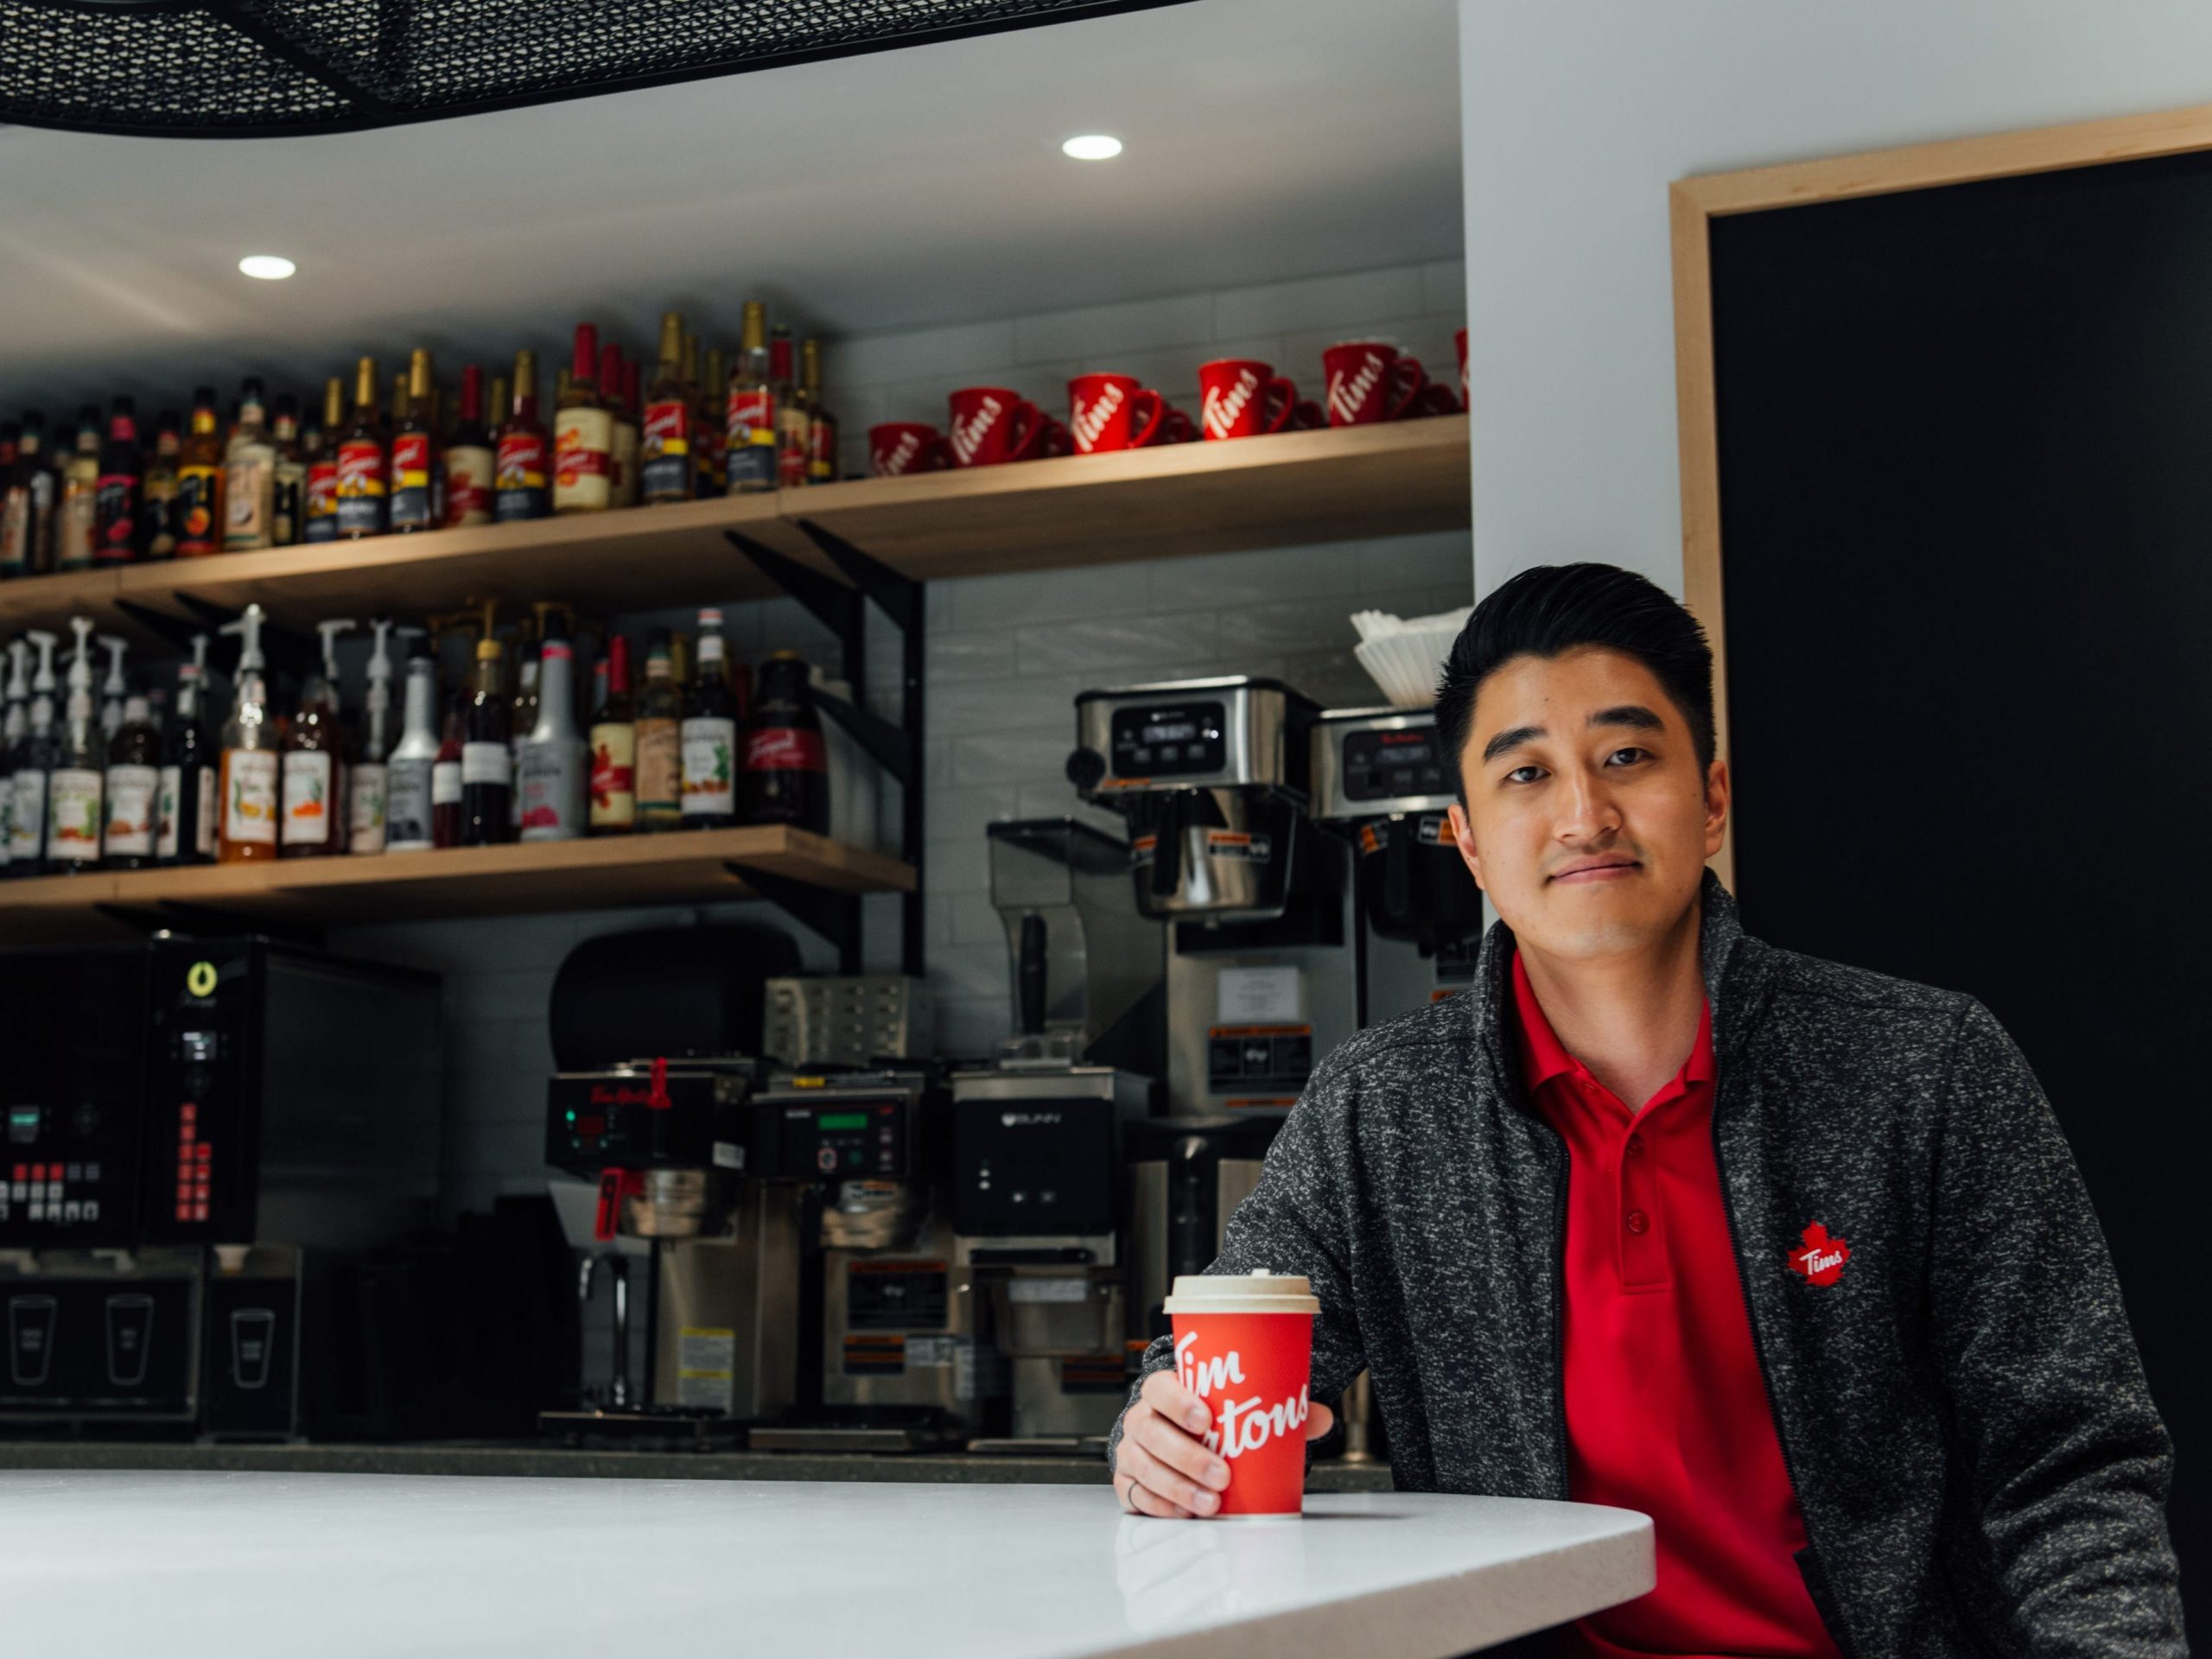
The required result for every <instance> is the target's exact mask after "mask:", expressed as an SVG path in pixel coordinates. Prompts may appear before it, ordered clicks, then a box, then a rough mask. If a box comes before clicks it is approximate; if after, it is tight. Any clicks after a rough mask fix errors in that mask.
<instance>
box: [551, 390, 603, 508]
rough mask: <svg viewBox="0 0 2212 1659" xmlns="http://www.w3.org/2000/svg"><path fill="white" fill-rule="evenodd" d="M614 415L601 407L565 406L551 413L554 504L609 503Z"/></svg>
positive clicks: (596, 505) (591, 505)
mask: <svg viewBox="0 0 2212 1659" xmlns="http://www.w3.org/2000/svg"><path fill="white" fill-rule="evenodd" d="M613 448H614V419H613V416H612V415H610V414H609V413H608V412H607V410H603V409H564V410H561V411H560V412H559V413H558V414H557V415H556V416H554V417H553V506H554V510H555V511H556V512H558V511H559V510H560V509H562V508H563V507H567V508H572V509H574V508H582V509H585V510H594V509H597V508H601V507H604V506H607V505H609V502H610V500H611V497H612V488H611V486H612V481H613V480H612V469H611V468H610V467H609V465H608V461H609V457H610V455H611V454H612V452H613Z"/></svg>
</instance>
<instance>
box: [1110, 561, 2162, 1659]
mask: <svg viewBox="0 0 2212 1659" xmlns="http://www.w3.org/2000/svg"><path fill="white" fill-rule="evenodd" d="M1436 713H1437V725H1438V728H1439V731H1440V736H1441V738H1442V741H1443V743H1444V745H1445V747H1446V751H1447V752H1448V753H1452V754H1455V755H1457V756H1458V757H1459V762H1460V780H1459V781H1460V791H1459V792H1460V800H1461V803H1462V804H1461V805H1459V806H1457V807H1454V808H1453V809H1452V814H1451V821H1452V833H1453V835H1454V836H1456V837H1457V839H1458V842H1459V851H1460V855H1461V856H1462V857H1463V858H1464V859H1465V862H1466V866H1467V868H1468V870H1469V871H1470V872H1471V874H1472V875H1473V876H1474V879H1475V880H1476V881H1477V883H1478V884H1479V885H1480V886H1481V887H1482V888H1483V889H1484V892H1486V893H1488V894H1489V895H1490V897H1491V902H1492V903H1493V904H1494V905H1495V906H1497V912H1498V914H1499V917H1500V918H1501V920H1500V921H1499V922H1498V924H1497V925H1494V926H1493V927H1492V928H1491V930H1490V932H1489V934H1488V936H1487V937H1486V938H1484V942H1483V946H1482V950H1481V953H1480V957H1479V963H1478V968H1477V971H1476V975H1475V982H1474V984H1473V986H1472V987H1471V989H1470V991H1469V992H1468V993H1467V994H1466V995H1463V996H1460V997H1457V998H1454V999H1452V1000H1450V1001H1445V1002H1441V1003H1438V1004H1435V1005H1433V1006H1432V1007H1428V1008H1426V1009H1423V1010H1421V1011H1420V1012H1418V1013H1415V1014H1408V1015H1407V1016H1406V1017H1404V1018H1402V1019H1399V1020H1393V1021H1390V1022H1389V1023H1388V1024H1386V1025H1383V1026H1381V1027H1376V1028H1374V1029H1372V1030H1370V1031H1367V1032H1364V1033H1362V1034H1360V1035H1359V1036H1358V1037H1357V1038H1354V1039H1352V1040H1351V1041H1350V1042H1347V1043H1345V1044H1344V1046H1342V1047H1340V1048H1338V1050H1337V1051H1336V1052H1335V1053H1333V1054H1332V1055H1331V1056H1330V1057H1329V1058H1328V1059H1327V1060H1326V1061H1325V1062H1324V1063H1323V1065H1321V1066H1320V1067H1319V1068H1318V1069H1317V1070H1316V1071H1315V1073H1314V1075H1313V1080H1312V1082H1311V1083H1310V1084H1309V1085H1308V1086H1307V1089H1306V1094H1305V1096H1304V1097H1303V1098H1302V1099H1301V1100H1300V1102H1299V1103H1298V1106H1297V1107H1296V1109H1294V1111H1293V1112H1292V1113H1291V1114H1290V1116H1289V1117H1288V1119H1287V1121H1286V1122H1285V1123H1284V1125H1283V1128H1282V1131H1281V1135H1279V1136H1278V1138H1277V1139H1276V1141H1275V1143H1274V1147H1273V1149H1272V1150H1271V1151H1270V1152H1269V1154H1268V1160H1267V1166H1266V1169H1265V1172H1264V1173H1263V1174H1262V1179H1261V1180H1260V1183H1259V1185H1258V1187H1257V1189H1256V1190H1255V1192H1253V1194H1252V1196H1251V1197H1250V1198H1248V1199H1247V1200H1246V1201H1245V1202H1244V1204H1243V1205H1242V1206H1240V1207H1239V1209H1238V1210H1237V1211H1236V1215H1235V1217H1233V1218H1232V1220H1231V1222H1230V1227H1229V1230H1228V1233H1227V1236H1226V1243H1225V1245H1224V1249H1223V1251H1222V1255H1221V1257H1220V1260H1219V1261H1217V1262H1216V1263H1215V1264H1214V1265H1213V1268H1211V1271H1213V1272H1217V1273H1248V1272H1250V1271H1252V1270H1254V1269H1255V1268H1267V1269H1271V1270H1273V1271H1275V1272H1278V1273H1297V1274H1306V1276H1307V1277H1308V1278H1310V1279H1311V1280H1312V1281H1313V1287H1314V1292H1315V1294H1317V1295H1318V1296H1319V1298H1320V1301H1321V1310H1322V1311H1321V1315H1320V1318H1319V1319H1318V1320H1317V1321H1316V1322H1315V1326H1314V1338H1313V1391H1314V1393H1316V1394H1317V1395H1319V1394H1330V1393H1333V1392H1334V1391H1336V1390H1338V1389H1341V1388H1343V1386H1344V1383H1346V1382H1348V1381H1349V1380H1350V1379H1351V1376H1353V1375H1354V1374H1355V1373H1356V1372H1357V1370H1359V1369H1360V1367H1361V1366H1362V1365H1365V1366H1366V1367H1367V1368H1368V1369H1369V1370H1370V1372H1371V1374H1372V1378H1373V1384H1374V1392H1375V1398H1376V1402H1377V1404H1378V1406H1379V1408H1380V1409H1381V1411H1382V1413H1383V1421H1384V1424H1385V1427H1387V1429H1388V1431H1389V1440H1390V1447H1391V1460H1392V1467H1393V1471H1394V1474H1395V1479H1396V1482H1397V1484H1398V1485H1399V1486H1400V1487H1401V1488H1403V1489H1407V1490H1410V1491H1453V1492H1484V1493H1494V1494H1500V1495H1505V1496H1511V1497H1549V1498H1567V1497H1572V1498H1574V1499H1578V1500H1582V1501H1586V1502H1592V1503H1612V1504H1618V1505H1620V1506H1623V1507H1625V1508H1630V1509H1636V1510H1643V1512H1645V1513H1646V1514H1649V1516H1651V1517H1652V1519H1653V1522H1654V1523H1655V1528H1656V1541H1657V1549H1658V1567H1659V1570H1658V1586H1657V1588H1656V1589H1655V1590H1654V1591H1653V1592H1651V1593H1650V1594H1649V1595H1648V1596H1644V1597H1642V1598H1640V1599H1637V1600H1636V1601H1633V1602H1630V1603H1628V1604H1626V1605H1624V1606H1621V1607H1618V1608H1614V1609H1611V1610H1609V1611H1605V1612H1602V1613H1599V1614H1596V1615H1594V1616H1592V1617H1591V1618H1586V1619H1583V1620H1581V1621H1580V1622H1579V1623H1578V1624H1576V1625H1574V1626H1573V1627H1571V1628H1570V1629H1568V1630H1565V1631H1562V1632H1560V1633H1559V1641H1558V1646H1559V1648H1560V1649H1561V1650H1564V1651H1567V1652H1571V1653H1575V1654H1582V1655H1599V1656H1608V1659H1613V1656H1629V1655H1643V1654H1669V1655H1698V1656H1706V1655H1720V1654H1760V1655H1775V1656H1820V1659H1830V1656H1837V1655H1847V1656H1851V1659H1929V1656H1936V1659H1942V1656H1950V1655H1967V1654H1983V1653H1990V1652H1996V1653H2004V1654H2032V1655H2037V1656H2050V1655H2065V1656H2088V1655H2129V1656H2149V1655H2157V1656H2180V1655H2182V1654H2183V1652H2184V1647H2183V1638H2182V1634H2181V1609H2180V1602H2179V1592H2178V1589H2177V1582H2176V1573H2175V1566H2174V1560H2173V1555H2172V1552H2171V1547H2170V1546H2169V1544H2168V1542H2167V1539H2166V1532H2165V1522H2164V1499H2165V1493H2166V1486H2167V1482H2168V1478H2169V1471H2170V1461H2171V1459H2170V1446H2169V1442H2168V1440H2167V1438H2166V1434H2165V1431H2164V1426H2163V1425H2162V1424H2161V1423H2160V1421H2159V1420H2158V1414H2157V1413H2156V1412H2155V1410H2154V1409H2153V1408H2152V1403H2151V1401H2150V1398H2149V1395H2148V1393H2147V1391H2146V1389H2145V1386H2144V1381H2143V1375H2142V1369H2141V1366H2140V1364H2139V1361H2138V1359H2137V1357H2136V1352H2135V1346H2134V1342H2133V1338H2132V1336H2131V1334H2130V1333H2129V1331H2128V1328H2127V1324H2126V1317H2125V1315H2124V1314H2123V1313H2122V1311H2121V1307H2120V1294H2119V1290H2118V1287H2117V1286H2116V1285H2115V1283H2114V1281H2113V1273H2112V1268H2111V1263H2110V1261H2109V1259H2108V1257H2107V1253H2106V1249H2105V1244H2104V1239H2103V1236H2102V1234H2101V1232H2100V1230H2099V1229H2098V1226H2097V1222H2096V1218H2095V1217H2094V1214H2093V1213H2092V1212H2091V1211H2090V1208H2089V1204H2088V1198H2087V1195H2086V1194H2085V1192H2083V1190H2082V1184H2081V1180H2080V1178H2079V1176H2078V1175H2077V1174H2076V1173H2075V1167H2074V1164H2073V1160H2072V1157H2071V1155H2070V1154H2069V1152H2068V1150H2067V1147H2066V1144H2065V1142H2064V1141H2063V1139H2062V1137H2061V1135H2060V1134H2059V1130H2058V1128H2057V1124H2056V1121H2055V1120H2054V1118H2053V1117H2052V1115H2051V1112H2050V1105H2049V1103H2047V1102H2046V1101H2045V1100H2044V1096H2043V1094H2042V1091H2041V1090H2040V1089H2039V1088H2038V1086H2037V1083H2036V1080H2035V1077H2034V1075H2033V1074H2032V1073H2031V1071H2030V1070H2029V1068H2028V1065H2027V1064H2026V1062H2025V1060H2024V1058H2022V1057H2021V1055H2020V1053H2019V1052H2018V1049H2017V1048H2016V1047H2015V1046H2014V1045H2013V1044H2012V1040H2011V1039H2009V1038H2008V1037H2007V1036H2006V1035H2005V1032H2004V1030H2003V1029H2002V1028H2001V1027H1999V1025H1998V1023H1997V1022H1996V1020H1994V1019H1993V1018H1992V1016H1991V1015H1990V1014H1989V1011H1988V1010H1987V1009H1986V1008H1985V1007H1982V1005H1981V1004H1980V1002H1979V1001H1975V1000H1974V998H1973V997H1971V996H1968V995H1963V994H1961V993H1958V992H1954V991H1943V990H1937V989H1935V988H1930V987H1928V986H1923V985H1916V984H1912V983H1910V982H1906V981H1904V980H1899V979H1893V978H1890V977H1887V976H1883V975H1880V974H1875V973H1869V972H1866V971H1864V970H1862V969H1855V968H1850V967H1846V966H1843V965H1842V964H1840V963H1830V962H1823V961H1821V960H1818V959H1817V958H1815V957H1806V956H1802V955H1799V954H1797V953H1795V952H1792V951H1788V950H1779V949H1777V948H1776V947H1774V946H1772V945H1770V944H1764V943H1763V942H1762V941H1760V940H1758V939H1756V938H1751V936H1750V935H1748V934H1746V933H1745V931H1743V929H1742V927H1741V925H1740V924H1739V922H1738V918H1737V913H1736V906H1735V901H1734V899H1732V897H1731V896H1730V895H1729V893H1728V892H1727V891H1726V889H1725V888H1724V887H1721V885H1720V883H1719V880H1718V879H1717V878H1716V877H1714V876H1713V874H1711V873H1710V872H1708V871H1707V869H1706V868H1705V861H1706V860H1707V858H1708V857H1709V856H1711V855H1712V854H1713V853H1714V852H1715V851H1716V850H1718V849H1719V846H1720V841H1721V830H1722V827H1723V825H1724V824H1725V823H1726V818H1727V810H1728V791H1729V785H1728V772H1727V766H1726V763H1725V762H1723V761H1721V760H1717V759H1716V758H1715V757H1714V753H1713V747H1714V738H1713V692H1712V653H1711V652H1710V651H1709V649H1708V648H1707V644H1706V641H1705V638H1704V635H1703V633H1702V632H1701V631H1700V629H1699V627H1698V625H1697V623H1696V621H1695V620H1694V619H1693V618H1692V617H1691V616H1690V615H1689V613H1688V612H1686V611H1684V610H1683V609H1682V607H1681V606H1680V605H1678V604H1676V603H1675V601H1673V600H1672V599H1671V598H1669V596H1668V595H1667V594H1664V593H1663V592H1662V591H1661V590H1660V589H1659V588H1656V587H1655V586H1654V585H1653V584H1652V583H1650V582H1648V581H1646V580H1644V579H1643V577H1641V576H1638V575H1634V574H1632V573H1630V572H1628V571H1624V570H1620V569H1615V568H1613V567H1611V566H1609V565H1599V564H1573V565H1566V566H1559V567H1546V568H1543V569H1534V570H1529V571H1525V572H1523V573H1522V575H1518V576H1516V577H1515V578H1514V579H1513V580H1512V581H1510V582H1507V583H1506V584H1505V585H1504V586H1503V587H1502V588H1499V589H1498V590H1497V592H1496V593H1494V594H1491V596H1490V597H1489V598H1488V599H1487V600H1485V601H1484V603H1483V604H1482V605H1481V606H1480V607H1478V609H1477V610H1476V612H1475V613H1474V615H1473V616H1472V617H1471V619H1470V620H1469V621H1468V624H1467V626H1466V628H1465V631H1464V632H1462V633H1461V634H1460V636H1459V640H1458V642H1457V643H1456V644H1455V645H1453V647H1452V655H1451V658H1450V659H1449V661H1448V662H1447V663H1446V667H1445V671H1444V679H1443V683H1442V687H1441V690H1440V693H1439V695H1438V698H1437V705H1436ZM1850 735H1851V734H1844V733H1815V732H1808V733H1807V734H1806V747H1805V750H1804V753H1803V764H1805V765H1808V766H1816V765H1818V764H1819V763H1820V753H1821V744H1822V743H1824V742H1834V741H1848V740H1849V737H1850ZM1865 810H1869V811H1879V812H1882V813H1885V814H1894V815H1896V817H1897V823H1898V832H1899V833H1901V834H1902V833H1910V831H1911V828H1912V826H1911V824H1910V817H1909V810H1910V802H1905V801H1881V802H1868V803H1866V808H1865ZM1790 833H1791V834H1792V835H1793V836H1796V837H1798V838H1799V842H1800V845H1801V848H1802V852H1803V855H1804V856H1806V857H1807V858H1808V859H1814V860H1818V859H1820V858H1821V826H1820V825H1818V824H1817V823H1808V824H1798V825H1793V826H1791V829H1790ZM1833 875H1834V880H1850V879H1851V874H1850V872H1849V871H1848V870H1845V869H1838V870H1835V871H1834V872H1833ZM1930 922H1931V925H1941V918H1930ZM2146 1155H2155V1153H2153V1152H2151V1151H2149V1150H2148V1149H2146ZM1145 1370H1146V1373H1147V1375H1146V1376H1145V1377H1144V1378H1143V1379H1142V1381H1141V1383H1140V1384H1139V1387H1138V1388H1137V1389H1136V1390H1135V1392H1134V1393H1133V1395H1132V1398H1131V1402H1130V1404H1129V1405H1128V1408H1127V1409H1126V1410H1125V1411H1124V1413H1123V1414H1122V1421H1121V1422H1120V1423H1119V1424H1118V1425H1117V1426H1116V1431H1115V1440H1114V1446H1113V1453H1112V1455H1113V1459H1114V1469H1115V1487H1116V1491H1117V1492H1118V1493H1119V1495H1120V1497H1121V1498H1122V1503H1123V1504H1124V1505H1125V1506H1126V1507H1128V1508H1129V1509H1132V1510H1138V1511H1141V1512H1142V1513H1144V1514H1147V1515H1158V1516H1191V1515H1206V1514H1211V1512H1212V1511H1213V1510H1214V1509H1215V1508H1216V1507H1217V1499H1216V1498H1215V1497H1214V1494H1215V1492H1216V1491H1217V1490H1218V1489H1219V1488H1220V1487H1221V1486H1223V1485H1224V1484H1226V1481H1227V1475H1226V1471H1225V1468H1224V1465H1223V1463H1222V1461H1221V1459H1218V1458H1217V1457H1216V1456H1214V1455H1213V1454H1212V1453H1211V1452H1208V1451H1207V1450H1206V1448H1205V1446H1204V1444H1203V1443H1202V1440H1201V1439H1200V1438H1198V1433H1195V1432H1194V1431H1200V1430H1202V1429H1203V1427H1204V1425H1205V1421H1206V1418H1205V1407H1204V1406H1203V1405H1202V1404H1201V1403H1200V1402H1198V1400H1197V1399H1196V1398H1195V1397H1194V1396H1193V1395H1191V1394H1190V1393H1188V1392H1187V1391H1185V1389H1182V1388H1181V1387H1180V1386H1179V1384H1178V1383H1176V1382H1175V1379H1174V1375H1173V1369H1172V1355H1171V1352H1170V1344H1169V1343H1168V1341H1167V1340H1166V1338H1162V1339H1161V1340H1160V1341H1158V1342H1155V1343H1154V1344H1153V1345H1152V1347H1151V1349H1150V1350H1149V1351H1147V1354H1146V1356H1145ZM1327 1427H1328V1418H1327V1415H1326V1414H1325V1412H1324V1411H1322V1410H1321V1409H1319V1408H1316V1409H1315V1411H1314V1412H1313V1419H1312V1421H1310V1422H1309V1424H1308V1432H1309V1433H1313V1434H1319V1433H1324V1432H1325V1431H1326V1428H1327Z"/></svg>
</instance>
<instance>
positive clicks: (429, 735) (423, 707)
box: [372, 628, 438, 853]
mask: <svg viewBox="0 0 2212 1659" xmlns="http://www.w3.org/2000/svg"><path fill="white" fill-rule="evenodd" d="M397 632H398V633H399V634H400V636H401V637H402V638H403V639H406V641H407V708H406V712H405V716H404V719H403V720H402V721H401V722H400V733H399V743H398V745H397V747H395V748H394V749H393V750H392V752H391V760H389V761H388V762H387V763H386V773H385V842H384V845H385V851H386V852H388V853H427V852H429V850H430V849H431V847H432V846H434V845H435V842H433V841H432V839H431V815H430V806H431V778H430V773H431V770H432V768H433V767H435V766H436V764H437V759H438V662H437V658H435V657H434V656H432V655H431V652H430V642H429V639H427V638H425V637H424V635H423V630H422V629H420V628H401V629H398V630H397ZM372 695H373V689H372Z"/></svg>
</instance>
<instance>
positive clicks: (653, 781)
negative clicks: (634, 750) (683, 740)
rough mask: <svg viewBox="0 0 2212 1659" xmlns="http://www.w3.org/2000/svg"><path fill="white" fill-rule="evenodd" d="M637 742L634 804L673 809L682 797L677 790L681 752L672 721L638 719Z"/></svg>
mask: <svg viewBox="0 0 2212 1659" xmlns="http://www.w3.org/2000/svg"><path fill="white" fill-rule="evenodd" d="M637 745H638V760H637V778H638V805H639V807H640V808H642V809H644V810H647V811H651V810H653V809H655V808H658V809H659V810H662V811H664V812H672V811H675V810H677V808H678V806H679V805H680V804H682V802H683V796H682V794H681V793H679V792H678V791H679V789H680V786H681V785H682V781H683V776H682V772H681V766H682V760H683V752H682V749H681V747H680V739H679V737H678V734H677V728H676V722H675V721H672V720H641V721H639V722H638V725H637Z"/></svg>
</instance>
